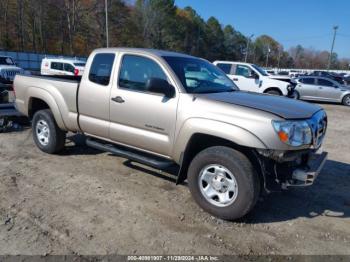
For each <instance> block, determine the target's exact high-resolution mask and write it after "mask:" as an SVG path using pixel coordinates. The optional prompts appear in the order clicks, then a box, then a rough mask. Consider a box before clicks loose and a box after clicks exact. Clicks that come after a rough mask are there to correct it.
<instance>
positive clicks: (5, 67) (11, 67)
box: [0, 65, 22, 70]
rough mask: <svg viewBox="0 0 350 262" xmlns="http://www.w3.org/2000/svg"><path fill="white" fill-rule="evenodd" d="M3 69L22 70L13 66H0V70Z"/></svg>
mask: <svg viewBox="0 0 350 262" xmlns="http://www.w3.org/2000/svg"><path fill="white" fill-rule="evenodd" d="M3 69H5V70H14V69H15V70H22V68H19V67H17V66H15V65H0V70H3Z"/></svg>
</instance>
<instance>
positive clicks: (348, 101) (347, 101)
mask: <svg viewBox="0 0 350 262" xmlns="http://www.w3.org/2000/svg"><path fill="white" fill-rule="evenodd" d="M343 105H345V106H350V95H346V96H344V98H343Z"/></svg>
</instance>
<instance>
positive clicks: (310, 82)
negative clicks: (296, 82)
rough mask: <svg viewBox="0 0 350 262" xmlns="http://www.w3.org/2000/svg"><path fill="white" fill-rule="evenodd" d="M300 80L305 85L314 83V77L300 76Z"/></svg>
mask: <svg viewBox="0 0 350 262" xmlns="http://www.w3.org/2000/svg"><path fill="white" fill-rule="evenodd" d="M300 82H301V83H303V84H306V85H314V84H315V78H302V79H300Z"/></svg>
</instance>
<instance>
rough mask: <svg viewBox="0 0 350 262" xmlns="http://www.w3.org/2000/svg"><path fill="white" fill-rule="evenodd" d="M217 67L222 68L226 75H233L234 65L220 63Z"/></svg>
mask: <svg viewBox="0 0 350 262" xmlns="http://www.w3.org/2000/svg"><path fill="white" fill-rule="evenodd" d="M216 66H217V67H218V68H220V69H221V70H222V71H224V73H225V74H227V75H229V74H231V68H232V65H230V64H222V63H220V64H217V65H216Z"/></svg>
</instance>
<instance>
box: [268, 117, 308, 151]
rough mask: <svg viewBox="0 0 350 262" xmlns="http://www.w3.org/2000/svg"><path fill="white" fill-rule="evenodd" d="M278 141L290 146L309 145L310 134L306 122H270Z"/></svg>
mask: <svg viewBox="0 0 350 262" xmlns="http://www.w3.org/2000/svg"><path fill="white" fill-rule="evenodd" d="M272 125H273V127H274V129H275V131H276V133H277V135H278V137H279V139H280V140H281V141H282V142H283V143H286V144H288V145H290V146H302V145H309V144H311V142H312V133H311V129H310V126H309V124H308V123H307V122H306V121H272Z"/></svg>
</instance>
